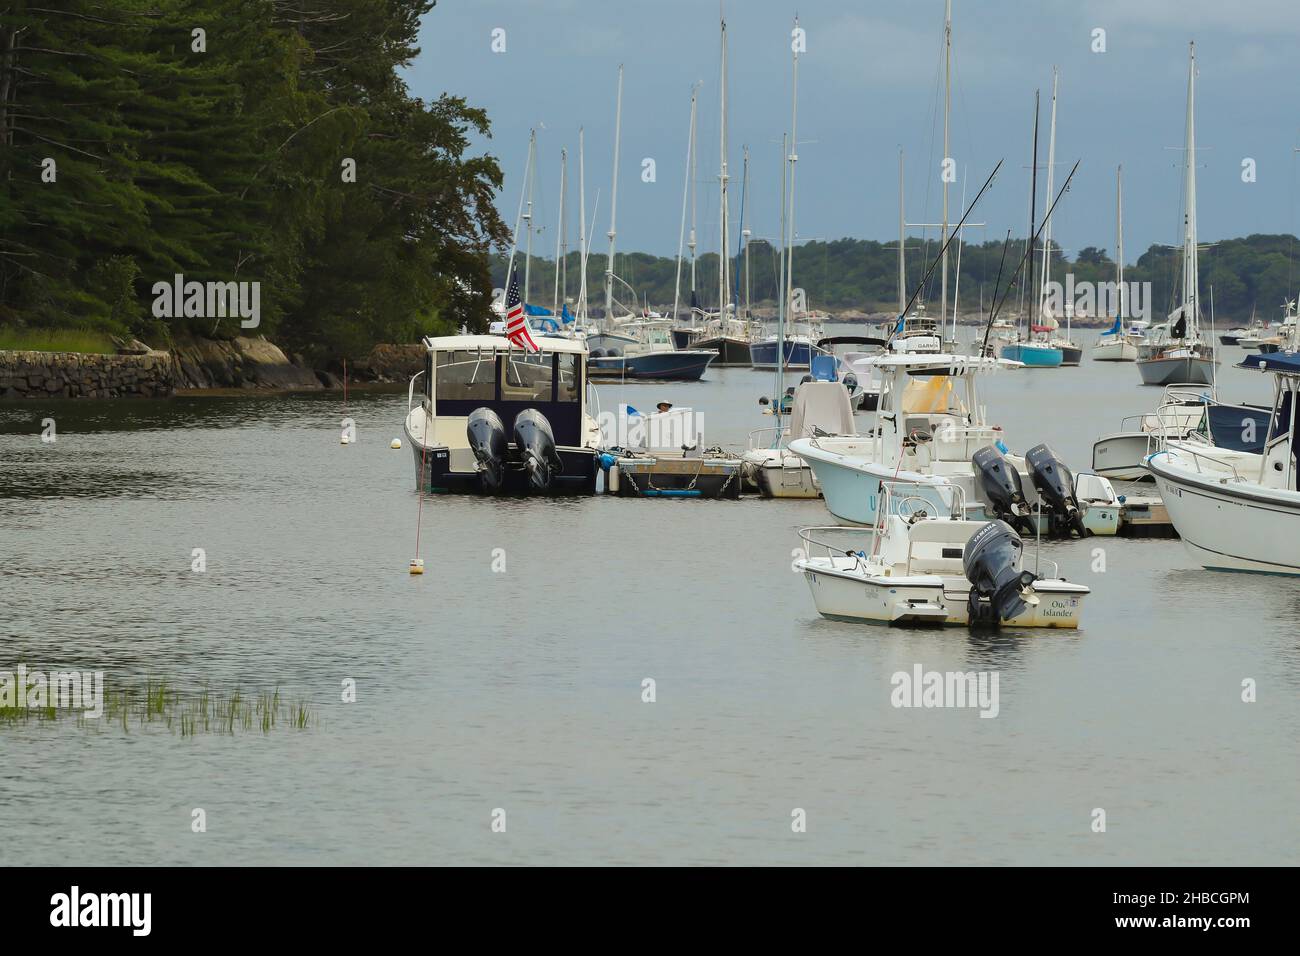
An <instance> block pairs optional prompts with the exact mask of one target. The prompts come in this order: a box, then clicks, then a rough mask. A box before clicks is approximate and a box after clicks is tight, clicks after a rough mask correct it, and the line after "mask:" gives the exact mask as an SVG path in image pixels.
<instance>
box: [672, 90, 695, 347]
mask: <svg viewBox="0 0 1300 956" xmlns="http://www.w3.org/2000/svg"><path fill="white" fill-rule="evenodd" d="M694 154H695V87H694V86H692V87H691V131H690V135H689V136H688V137H687V139H686V182H685V183H684V184H683V186H682V224H681V227H680V228H679V229H678V231H677V278H676V280H675V281H674V283H673V316H672V318H673V321H674V322H676V321H677V310H678V308H679V307H680V306H681V301H682V238H683V236H684V235H685V233H686V199H687V196H689V195H690V191H691V157H692V156H693V155H694ZM694 255H695V227H694V224H692V226H691V257H692V262H691V265H692V268H693V267H694Z"/></svg>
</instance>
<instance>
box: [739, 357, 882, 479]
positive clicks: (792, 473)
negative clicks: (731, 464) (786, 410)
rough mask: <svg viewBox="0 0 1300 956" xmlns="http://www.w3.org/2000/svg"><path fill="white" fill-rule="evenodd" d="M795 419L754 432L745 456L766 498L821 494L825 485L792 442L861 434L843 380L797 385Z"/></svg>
mask: <svg viewBox="0 0 1300 956" xmlns="http://www.w3.org/2000/svg"><path fill="white" fill-rule="evenodd" d="M789 420H790V424H789V425H788V426H787V427H784V428H783V427H781V426H780V425H775V426H772V427H770V428H760V429H756V430H754V431H752V432H750V435H749V450H748V451H746V452H745V453H744V454H743V455H742V456H741V460H742V461H744V463H745V474H746V481H747V482H748V483H749V484H752V485H753V486H755V487H757V488H758V490H759V492H760V493H761V494H762V495H763V497H764V498H819V497H821V488H820V486H819V485H818V484H817V480H816V478H815V477H814V476H813V472H812V469H811V468H809V467H808V463H807V462H806V461H804V460H803V459H802V458H800V457H799V456H798V455H796V454H795V453H794V452H792V451H790V449H789V448H788V447H787V443H788V442H789V441H790V440H791V439H792V438H810V437H812V436H814V435H841V436H855V435H857V428H856V426H855V425H854V423H853V406H852V405H851V404H850V402H849V391H848V389H847V388H845V386H844V385H843V383H841V382H816V381H814V382H803V383H802V384H801V385H799V387H798V388H796V389H795V393H794V405H793V407H792V409H791V411H790V419H789Z"/></svg>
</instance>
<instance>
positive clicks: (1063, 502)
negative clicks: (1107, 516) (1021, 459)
mask: <svg viewBox="0 0 1300 956" xmlns="http://www.w3.org/2000/svg"><path fill="white" fill-rule="evenodd" d="M1025 466H1026V467H1027V468H1028V469H1029V476H1030V478H1032V479H1033V482H1034V487H1035V488H1036V489H1038V495H1039V497H1040V498H1042V499H1043V502H1044V503H1045V504H1046V505H1047V507H1048V508H1050V509H1051V514H1050V518H1049V521H1048V528H1049V530H1050V533H1051V534H1052V535H1053V536H1056V535H1064V536H1066V537H1069V535H1070V534H1071V533H1072V532H1077V533H1078V535H1079V537H1080V538H1086V537H1087V536H1088V532H1087V529H1085V528H1084V526H1083V512H1082V510H1081V509H1080V508H1079V499H1078V498H1076V497H1075V494H1074V475H1073V474H1071V473H1070V469H1069V468H1066V467H1065V465H1063V464H1061V462H1060V460H1059V459H1058V458H1057V457H1056V453H1055V452H1053V451H1052V449H1050V448H1048V447H1047V446H1046V445H1035V446H1034V447H1033V448H1031V449H1029V451H1027V452H1025Z"/></svg>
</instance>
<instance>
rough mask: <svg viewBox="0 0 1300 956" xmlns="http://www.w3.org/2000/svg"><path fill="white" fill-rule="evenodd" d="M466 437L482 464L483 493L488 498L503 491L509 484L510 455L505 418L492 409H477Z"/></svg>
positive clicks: (479, 463) (480, 471)
mask: <svg viewBox="0 0 1300 956" xmlns="http://www.w3.org/2000/svg"><path fill="white" fill-rule="evenodd" d="M465 434H466V437H468V438H469V447H470V451H472V452H474V458H475V459H476V461H477V463H478V478H479V484H480V486H481V487H482V489H483V491H485V492H486V493H488V494H494V493H495V492H498V491H500V490H501V485H502V484H503V483H504V482H505V473H506V456H507V455H508V453H509V450H508V449H507V447H506V426H505V425H503V424H501V417H500V416H499V415H497V413H496V412H494V411H492V409H490V408H486V407H484V408H476V409H474V411H472V412H470V413H469V420H468V421H467V422H466V423H465Z"/></svg>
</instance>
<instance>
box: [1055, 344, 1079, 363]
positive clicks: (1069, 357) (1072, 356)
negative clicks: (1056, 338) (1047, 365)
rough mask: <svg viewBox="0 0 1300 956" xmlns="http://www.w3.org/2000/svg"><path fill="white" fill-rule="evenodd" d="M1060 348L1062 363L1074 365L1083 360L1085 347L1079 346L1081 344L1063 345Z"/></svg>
mask: <svg viewBox="0 0 1300 956" xmlns="http://www.w3.org/2000/svg"><path fill="white" fill-rule="evenodd" d="M1060 349H1061V364H1062V365H1065V366H1070V367H1074V366H1077V365H1078V364H1079V363H1080V362H1082V361H1083V349H1081V348H1079V346H1077V345H1062V346H1060Z"/></svg>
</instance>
